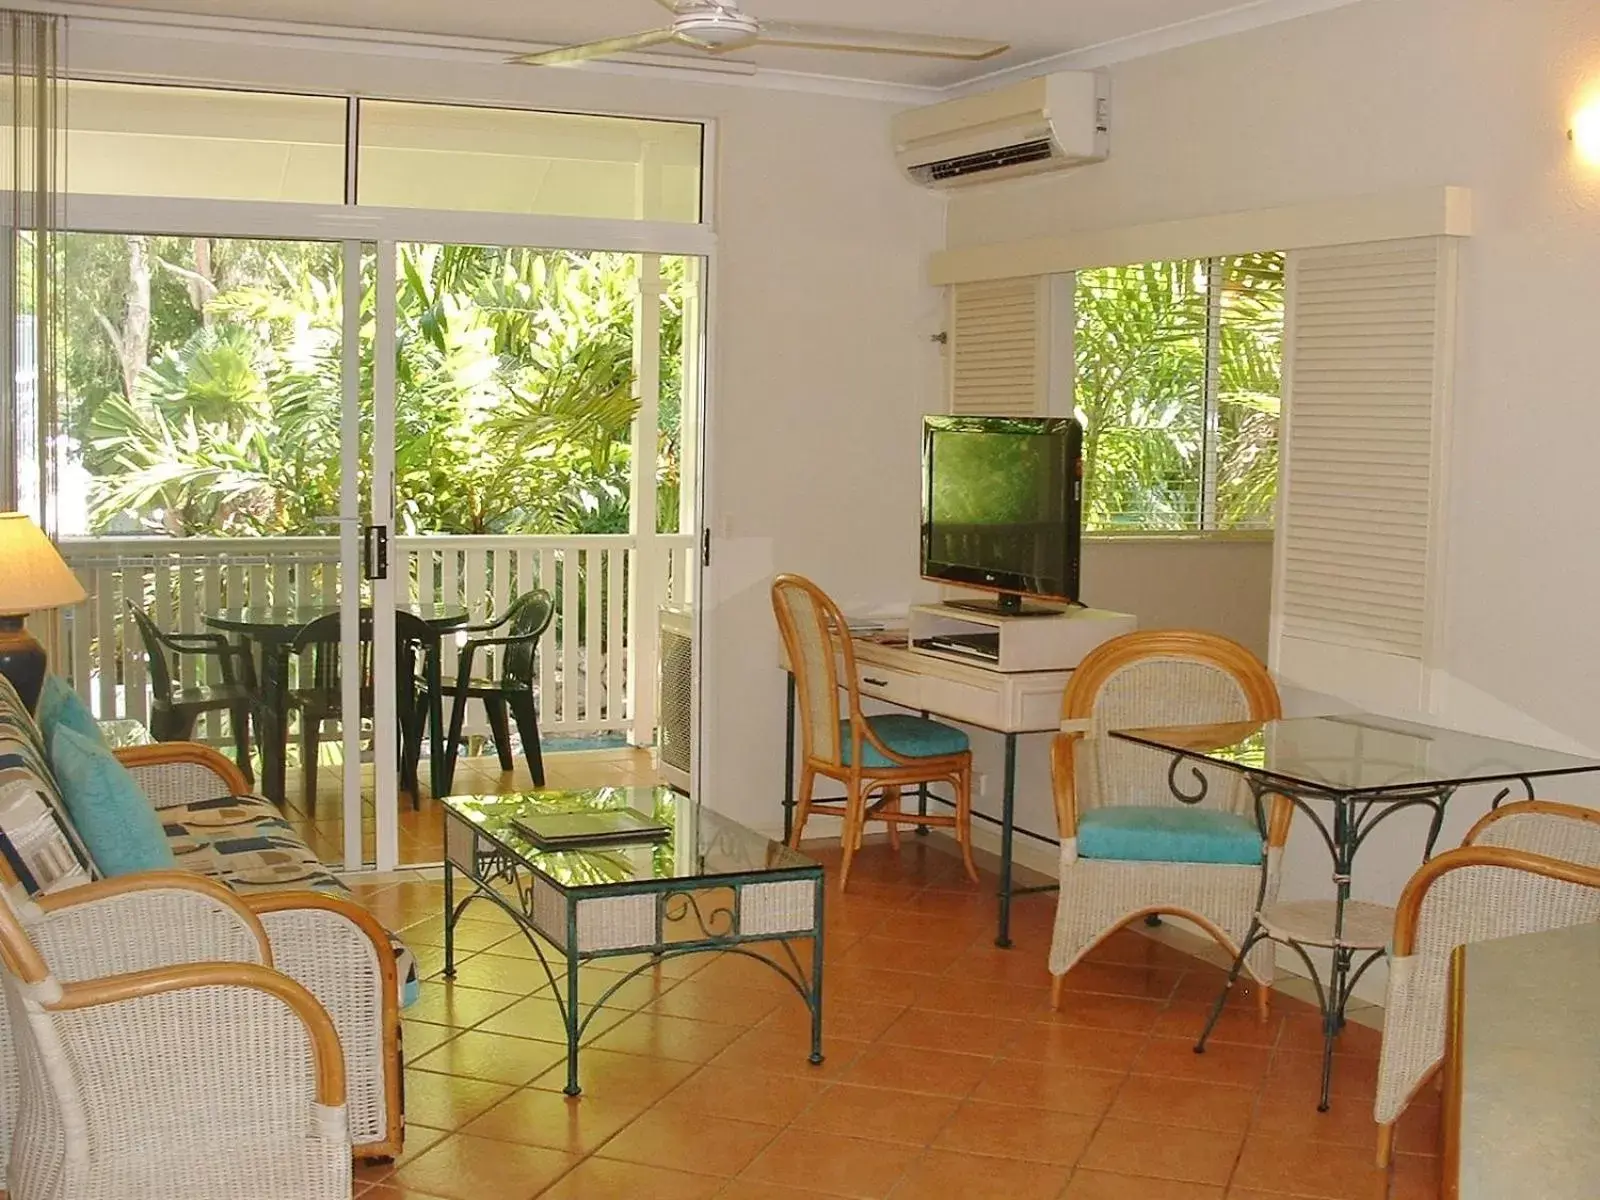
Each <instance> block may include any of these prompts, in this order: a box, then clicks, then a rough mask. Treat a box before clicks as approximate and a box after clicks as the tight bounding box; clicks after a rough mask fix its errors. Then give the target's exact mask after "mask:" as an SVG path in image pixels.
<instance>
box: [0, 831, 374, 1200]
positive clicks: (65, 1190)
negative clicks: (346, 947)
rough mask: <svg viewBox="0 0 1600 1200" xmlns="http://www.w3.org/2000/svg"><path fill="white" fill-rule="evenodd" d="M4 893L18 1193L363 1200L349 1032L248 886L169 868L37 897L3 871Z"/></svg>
mask: <svg viewBox="0 0 1600 1200" xmlns="http://www.w3.org/2000/svg"><path fill="white" fill-rule="evenodd" d="M0 884H3V885H4V886H3V887H0V892H3V896H0V964H3V967H4V969H3V971H0V976H3V987H4V990H5V999H6V1003H7V1005H8V1007H9V1010H10V1030H11V1037H12V1038H13V1039H14V1042H15V1048H16V1054H17V1065H18V1068H19V1070H20V1075H21V1079H20V1094H19V1096H18V1101H19V1103H18V1108H17V1119H16V1124H15V1127H14V1129H13V1130H12V1141H11V1162H10V1167H9V1170H8V1173H7V1177H6V1178H7V1183H8V1186H9V1188H10V1198H11V1200H217V1198H218V1197H222V1196H227V1197H229V1198H230V1200H284V1198H285V1197H289V1196H293V1197H296V1198H297V1200H335V1198H338V1200H348V1197H349V1195H350V1187H351V1181H350V1176H351V1161H350V1160H351V1146H350V1136H349V1131H348V1127H347V1118H346V1108H345V1067H344V1055H343V1051H342V1050H341V1048H340V1043H339V1035H338V1033H337V1032H336V1030H335V1028H334V1024H333V1020H332V1019H331V1018H330V1017H329V1016H328V1013H327V1011H326V1010H325V1009H324V1008H323V1007H322V1005H320V1004H319V1003H317V1001H316V999H315V998H314V997H313V996H312V995H311V993H310V992H308V991H307V990H306V989H305V988H304V987H302V986H301V985H300V984H298V983H296V982H295V981H294V980H293V979H291V978H290V977H289V976H287V975H284V974H281V973H280V972H278V971H276V970H274V969H273V967H272V953H271V950H270V948H269V945H268V942H267V934H266V931H265V930H264V929H263V928H262V925H261V921H260V920H259V919H258V918H257V917H256V916H255V915H254V914H253V913H252V912H251V911H250V910H249V909H248V908H246V907H245V906H244V904H243V903H241V902H240V901H239V899H238V898H237V897H236V896H234V895H233V893H232V892H230V891H229V890H228V889H227V888H226V887H224V886H223V885H222V884H220V883H216V882H214V881H211V880H208V879H203V878H201V877H199V876H197V875H192V874H189V873H187V872H179V871H165V872H150V873H146V874H140V875H128V876H124V877H122V878H120V879H114V880H110V881H108V882H104V883H96V884H90V885H88V886H85V887H79V888H73V889H69V890H67V891H63V892H58V893H55V894H53V895H46V896H40V897H37V898H35V899H33V900H28V901H22V902H19V901H18V900H17V899H16V897H17V896H18V895H19V894H20V892H21V889H20V887H19V886H18V885H17V881H16V877H15V875H14V874H12V872H11V869H10V867H9V866H8V865H6V864H5V863H4V862H3V860H0ZM174 923H177V924H178V926H179V927H181V929H182V931H183V933H184V934H185V936H184V937H182V938H177V939H174V938H172V937H171V930H172V928H173V927H174Z"/></svg>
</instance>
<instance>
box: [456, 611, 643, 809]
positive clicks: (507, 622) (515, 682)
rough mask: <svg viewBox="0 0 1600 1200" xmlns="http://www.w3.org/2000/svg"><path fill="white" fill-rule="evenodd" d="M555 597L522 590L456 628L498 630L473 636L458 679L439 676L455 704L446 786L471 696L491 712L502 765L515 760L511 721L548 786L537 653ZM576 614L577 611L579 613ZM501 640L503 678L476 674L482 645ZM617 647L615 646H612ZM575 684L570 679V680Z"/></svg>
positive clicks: (538, 779)
mask: <svg viewBox="0 0 1600 1200" xmlns="http://www.w3.org/2000/svg"><path fill="white" fill-rule="evenodd" d="M555 613H556V608H555V602H554V601H553V600H551V598H550V593H549V592H547V591H545V590H544V589H543V588H534V589H533V590H532V591H530V592H523V593H522V595H520V596H518V597H517V598H516V599H515V600H513V601H512V602H511V603H510V604H509V605H508V606H507V607H506V611H505V612H503V613H501V614H500V615H499V616H498V617H496V618H495V619H494V620H492V621H488V622H485V623H484V624H482V625H463V626H462V627H461V629H460V630H458V631H457V632H460V633H466V634H483V633H494V631H495V630H497V629H502V628H503V629H505V631H506V632H505V633H503V634H499V635H498V636H495V637H471V636H469V637H468V638H467V640H466V641H465V642H463V643H462V645H461V650H460V653H459V654H458V655H457V656H456V674H455V678H453V679H442V680H440V681H439V688H440V691H441V692H443V694H444V695H446V696H453V697H454V699H453V700H452V701H451V704H450V732H449V734H448V735H446V737H445V747H444V763H445V766H444V778H445V792H446V793H447V794H448V793H449V791H450V786H451V784H452V782H453V781H454V780H455V776H456V755H457V753H458V751H459V748H460V745H461V730H462V727H463V726H464V725H465V724H466V720H467V702H468V701H470V700H477V701H479V702H480V703H482V705H483V710H484V712H485V713H487V714H488V717H489V728H490V729H491V730H492V731H493V732H494V748H495V753H496V754H498V755H499V756H500V769H501V770H502V771H509V770H511V769H512V767H514V766H515V765H516V760H515V759H513V758H512V757H511V722H512V721H515V722H516V723H517V735H518V736H519V737H520V738H521V739H522V753H523V754H525V755H526V756H527V759H528V773H529V774H530V775H531V776H532V777H533V786H534V787H543V786H544V754H543V752H542V751H541V750H540V748H539V703H538V700H537V698H536V697H537V689H538V683H537V680H536V679H535V677H534V665H535V661H536V659H535V655H536V652H537V651H538V649H539V639H540V638H542V637H544V635H545V630H547V629H549V628H550V622H551V621H552V620H554V619H555ZM574 615H576V614H574ZM488 646H499V647H500V648H501V649H500V673H499V677H498V678H489V677H487V676H476V677H475V676H474V675H473V674H472V660H473V658H474V657H475V656H476V655H477V653H478V651H479V650H482V649H484V648H485V647H488ZM613 653H615V651H613ZM573 685H574V681H570V680H569V681H568V683H567V686H568V687H571V686H573Z"/></svg>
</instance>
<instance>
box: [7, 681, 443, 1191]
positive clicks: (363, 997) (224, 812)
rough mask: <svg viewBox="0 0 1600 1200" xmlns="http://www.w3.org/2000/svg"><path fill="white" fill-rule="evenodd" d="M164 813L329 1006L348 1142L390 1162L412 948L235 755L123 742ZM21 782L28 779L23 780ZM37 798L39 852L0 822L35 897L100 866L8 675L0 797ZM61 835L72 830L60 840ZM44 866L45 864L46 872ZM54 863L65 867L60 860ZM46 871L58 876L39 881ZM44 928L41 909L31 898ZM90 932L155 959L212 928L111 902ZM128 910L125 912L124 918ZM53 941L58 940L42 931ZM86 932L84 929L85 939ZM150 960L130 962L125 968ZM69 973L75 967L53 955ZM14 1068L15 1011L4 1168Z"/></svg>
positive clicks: (194, 860) (398, 1127) (181, 854)
mask: <svg viewBox="0 0 1600 1200" xmlns="http://www.w3.org/2000/svg"><path fill="white" fill-rule="evenodd" d="M114 753H115V755H116V758H117V759H118V760H119V761H120V762H121V763H122V764H123V766H125V767H126V768H127V769H128V770H129V771H130V772H131V773H132V775H133V778H134V780H135V781H136V782H137V784H138V786H139V788H140V789H142V790H143V792H144V794H145V796H146V797H148V799H149V801H150V803H151V805H152V806H153V807H154V808H155V810H156V815H157V816H158V817H159V819H160V822H161V825H162V829H163V832H164V833H165V836H166V839H167V842H168V844H169V846H170V848H171V850H172V854H173V857H174V858H175V859H176V862H177V864H178V865H179V866H180V867H181V868H182V869H183V870H184V871H188V872H194V873H196V874H199V875H202V876H205V877H207V878H209V879H212V880H215V881H218V882H220V883H222V884H223V885H225V886H226V887H227V888H228V889H229V890H230V891H232V892H233V893H234V894H235V895H236V896H238V897H239V898H240V899H241V900H242V901H243V902H244V904H245V905H246V906H247V907H248V908H249V909H250V910H251V911H252V912H253V913H254V914H255V915H256V917H257V918H259V920H260V923H261V925H262V927H263V928H264V929H265V930H266V934H267V939H268V942H269V943H270V948H271V954H272V962H273V965H274V966H275V967H276V968H277V970H279V971H281V972H283V973H284V974H287V975H289V976H290V977H291V978H293V979H294V980H295V981H296V982H298V983H300V984H301V985H303V986H304V987H305V988H306V989H307V990H308V991H310V992H311V994H312V995H313V996H315V997H316V999H317V1000H318V1001H319V1002H320V1003H321V1004H322V1006H323V1007H324V1008H325V1009H326V1010H327V1012H328V1015H329V1016H330V1017H331V1018H332V1019H333V1023H334V1026H335V1028H336V1029H337V1031H338V1035H339V1040H340V1043H341V1044H342V1047H343V1053H344V1059H345V1073H346V1079H347V1094H348V1101H347V1102H348V1120H349V1132H350V1140H351V1143H352V1146H353V1149H354V1153H355V1155H356V1157H359V1158H392V1157H394V1156H396V1155H397V1154H399V1152H400V1149H401V1146H402V1143H403V1140H404V1135H405V1125H404V1114H403V1090H402V1089H403V1075H402V1056H401V1046H400V1009H401V1007H403V1004H404V1003H407V1002H409V1000H410V999H412V998H414V996H415V994H416V989H417V971H416V963H415V960H414V959H413V958H412V956H411V954H410V952H409V951H407V950H406V948H405V946H404V944H403V943H402V942H401V941H400V940H399V939H398V938H397V937H395V936H394V935H392V934H390V933H389V932H388V931H387V930H385V929H384V928H383V926H382V925H381V924H379V922H378V921H377V919H376V918H375V917H373V916H372V914H371V913H369V912H368V911H367V910H366V909H364V908H363V907H362V906H361V905H360V904H358V903H357V902H356V901H355V900H354V899H353V897H352V896H351V893H350V890H349V889H348V888H347V887H345V885H344V884H343V883H342V882H341V881H340V880H339V879H338V878H337V877H336V876H335V875H333V874H332V873H331V872H330V871H328V870H327V869H326V868H325V867H323V865H322V864H321V863H320V862H319V861H318V860H317V858H316V856H315V855H314V854H313V853H312V852H311V850H310V849H309V847H307V846H306V844H305V842H304V841H303V840H302V839H301V838H299V837H298V836H297V835H296V834H295V832H294V830H293V828H292V827H291V826H290V825H289V824H288V822H287V821H285V820H284V819H283V817H282V816H281V814H280V813H279V812H278V809H277V808H276V806H274V805H273V804H272V803H271V802H270V801H268V800H266V799H264V798H263V797H260V796H255V795H251V794H250V792H249V790H248V787H247V785H246V783H245V780H244V777H243V775H242V774H241V772H240V771H239V769H238V767H237V766H235V765H234V764H233V763H232V762H231V761H229V760H228V759H227V758H225V757H224V756H223V755H221V754H219V753H218V752H217V751H215V750H213V749H211V748H210V747H208V746H204V745H200V744H197V743H192V742H167V743H161V744H157V745H149V746H135V747H131V748H126V749H118V750H116V751H115V752H114ZM18 785H22V786H21V787H19V786H18ZM19 794H20V795H24V796H26V797H27V798H28V801H29V803H33V804H37V803H38V801H39V800H42V801H43V802H44V804H45V805H46V806H47V807H48V809H49V810H51V811H49V812H48V814H46V816H47V817H48V818H49V820H51V821H53V822H54V825H55V826H56V827H58V829H52V830H51V831H50V832H51V836H52V837H53V838H54V845H53V846H52V847H48V848H43V849H42V848H41V845H42V843H41V841H40V837H39V835H38V828H37V827H38V826H39V825H41V824H43V823H45V821H44V818H43V817H41V819H40V820H38V821H34V822H33V823H32V825H31V826H30V831H29V832H27V833H25V834H23V835H21V836H17V835H15V834H14V831H12V830H9V829H6V828H3V827H0V853H3V854H4V855H5V857H6V859H7V862H8V864H9V865H10V866H11V868H12V873H13V874H15V875H16V876H17V877H18V878H19V879H20V880H21V884H20V886H21V887H22V888H23V889H25V890H27V891H28V892H29V893H30V894H34V893H37V892H39V891H49V892H50V893H51V894H52V895H58V894H65V892H63V890H62V889H64V888H65V889H71V888H72V887H74V886H78V885H81V884H83V883H86V882H89V881H91V880H94V879H98V878H100V877H101V876H102V872H101V871H100V870H99V869H98V867H96V865H95V863H94V862H93V860H92V859H91V858H90V856H89V853H88V851H87V849H86V846H85V843H84V841H83V839H82V838H81V837H80V836H79V835H78V833H77V832H76V831H75V830H74V828H73V825H72V819H71V817H70V815H69V813H68V811H67V806H66V804H65V802H64V801H63V799H62V795H61V791H60V788H59V786H58V783H57V780H56V778H55V775H54V773H53V772H52V770H51V768H50V764H49V760H48V758H47V755H46V750H45V744H44V738H43V736H42V734H41V731H40V729H39V726H38V724H37V723H36V722H35V720H34V716H33V714H31V713H30V712H29V711H28V710H27V709H26V708H25V707H24V705H23V704H22V701H21V700H20V698H19V697H18V696H17V694H16V692H15V691H14V690H13V689H12V687H11V686H10V684H9V683H8V682H7V681H6V680H5V679H4V678H3V677H0V799H3V798H4V797H6V796H8V795H9V796H16V795H19ZM57 833H59V834H61V835H64V837H60V836H55V835H56V834H57ZM41 864H43V865H45V866H47V867H49V871H48V872H46V871H45V870H41V869H40V868H41ZM56 868H61V869H60V870H57V869H56ZM46 877H48V879H49V882H48V883H45V882H43V880H44V879H45V878H46ZM30 910H31V911H32V913H33V914H34V919H35V920H37V921H39V922H40V923H41V929H40V930H39V932H40V933H47V932H48V931H47V930H45V929H44V928H43V922H44V921H45V920H46V919H47V918H46V917H45V914H44V912H43V908H42V907H41V906H39V905H31V906H30V905H27V904H24V905H22V907H21V911H23V912H25V913H26V912H29V911H30ZM98 919H99V921H100V927H99V928H97V929H95V930H93V931H92V933H91V936H92V937H94V938H97V939H101V940H102V942H104V940H106V939H111V940H115V939H117V938H118V937H119V936H125V937H126V938H127V942H128V947H129V949H128V954H127V956H126V957H127V958H129V959H132V960H138V959H140V958H141V957H142V958H143V959H145V960H148V959H149V958H150V957H152V956H153V955H159V956H163V957H167V958H170V960H171V961H174V962H188V961H196V960H197V959H199V958H203V957H205V955H204V952H203V950H197V949H196V947H197V946H199V945H200V944H201V943H202V942H203V940H204V939H203V938H202V937H200V936H199V935H198V933H197V932H196V931H190V930H187V929H186V928H185V927H184V926H183V923H182V921H181V919H179V920H177V921H176V923H175V925H174V927H173V928H171V929H170V930H167V929H162V930H158V931H156V935H155V936H154V937H152V936H151V930H149V929H148V928H141V929H134V928H126V929H124V930H122V931H121V932H120V933H119V930H118V927H117V924H116V922H117V920H118V916H117V913H116V912H115V910H113V909H110V908H105V909H104V910H103V911H101V912H100V915H99V917H98ZM122 919H123V920H127V919H128V918H127V917H126V916H124V917H123V918H122ZM40 940H41V943H42V944H49V942H50V941H51V940H52V939H51V938H49V937H43V938H41V939H40ZM80 940H81V938H80ZM149 965H154V964H153V963H150V962H148V961H145V962H142V963H141V962H138V961H134V962H133V963H132V965H131V966H128V965H125V966H123V967H122V969H136V968H137V967H139V966H149ZM52 966H53V968H54V969H55V970H56V971H57V972H58V973H60V974H62V976H63V977H64V978H67V977H70V972H71V964H70V963H66V962H63V963H62V964H59V965H57V964H52ZM17 1097H18V1074H17V1062H16V1054H15V1050H14V1047H13V1044H12V1039H11V1033H10V1026H9V1021H8V1018H6V1017H5V1016H4V1014H3V1010H0V1171H3V1169H4V1167H5V1164H6V1163H7V1162H8V1161H9V1157H10V1153H9V1152H10V1140H11V1130H12V1125H13V1122H14V1120H15V1114H16V1111H17Z"/></svg>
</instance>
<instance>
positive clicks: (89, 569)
mask: <svg viewBox="0 0 1600 1200" xmlns="http://www.w3.org/2000/svg"><path fill="white" fill-rule="evenodd" d="M693 543H694V539H693V538H692V537H691V536H688V535H676V534H666V535H658V536H656V537H653V538H651V539H649V544H648V546H647V547H646V548H645V549H646V554H645V556H644V557H643V558H642V559H641V558H640V546H639V539H636V538H634V537H632V536H628V535H614V536H613V535H607V536H594V537H522V536H516V535H511V536H486V537H475V536H473V537H469V536H451V535H440V536H431V537H406V538H398V539H396V541H395V543H394V552H393V554H392V558H393V560H394V561H393V562H392V563H391V569H393V570H395V571H396V572H397V577H398V578H399V579H400V580H401V581H402V583H401V587H402V589H403V590H404V589H409V591H408V594H407V595H406V599H407V600H409V601H410V602H413V603H441V604H460V605H464V606H465V607H466V608H467V609H468V610H470V612H471V613H472V619H473V620H474V621H481V620H484V619H485V618H487V617H488V616H489V615H491V614H494V613H499V612H501V611H503V610H504V609H505V607H506V605H507V603H509V601H510V600H511V598H512V597H514V596H516V595H518V594H520V593H522V592H524V591H526V590H528V589H529V588H533V587H542V588H544V589H545V590H547V591H548V592H549V593H550V594H551V596H552V597H553V598H554V599H555V603H556V614H555V619H554V621H553V622H552V624H551V627H550V631H549V632H548V633H547V634H546V635H545V637H544V639H543V640H542V642H541V643H540V647H539V656H538V669H539V692H540V709H541V711H540V727H541V729H543V730H544V731H546V732H548V733H552V734H575V733H606V732H619V731H629V732H631V733H632V734H633V735H634V737H635V740H648V738H649V736H650V734H651V730H650V729H649V728H648V726H649V725H650V724H652V723H653V714H654V704H653V702H652V701H651V698H652V697H653V695H654V690H655V687H656V655H655V635H654V623H655V620H656V610H657V608H658V607H659V606H660V605H662V604H666V603H675V604H684V603H688V602H690V600H691V599H692V597H691V595H690V588H691V587H692V580H693V561H692V558H691V555H692V553H693ZM338 545H339V543H338V539H337V538H335V537H292V538H277V537H275V538H212V537H206V538H152V537H125V538H67V539H63V541H62V543H61V551H62V554H63V556H64V557H65V559H66V561H67V563H68V564H69V565H70V566H71V567H72V568H73V570H74V571H76V572H77V575H78V578H79V579H80V580H81V581H82V582H83V586H84V589H85V590H86V591H87V592H88V594H89V598H88V599H87V600H86V601H84V602H83V603H82V604H79V605H77V606H76V607H74V608H71V609H68V610H66V611H65V612H64V614H63V616H64V619H63V625H62V642H63V645H62V651H61V655H60V656H59V657H64V659H65V662H64V663H61V662H58V664H57V666H58V669H61V670H62V671H63V673H64V674H66V675H68V676H69V677H70V678H71V679H72V681H73V683H74V685H75V686H76V688H77V690H78V692H79V693H80V694H81V695H83V696H86V697H88V698H89V701H90V706H91V707H92V708H93V710H94V712H95V715H96V716H98V717H101V718H110V717H132V718H135V719H138V720H144V719H145V717H146V716H147V715H148V713H149V705H150V690H149V674H148V670H147V667H146V660H145V651H144V646H143V644H142V643H141V642H140V640H139V631H138V628H137V627H136V626H135V625H134V623H133V619H132V617H131V616H130V615H129V613H128V604H129V602H130V601H131V602H133V603H135V604H138V605H140V606H141V607H143V608H144V609H145V610H146V611H148V612H149V613H150V614H151V615H152V616H153V617H154V618H155V622H156V624H157V625H159V626H160V627H161V628H162V629H164V630H169V631H181V632H184V633H195V632H203V631H205V629H206V626H205V620H204V618H205V615H206V614H207V613H208V612H213V611H216V610H218V609H223V608H239V607H243V606H245V605H269V604H270V605H280V606H293V607H301V606H311V605H334V604H337V603H338V601H339V585H340V577H341V569H340V565H339V561H338ZM636 581H637V583H636ZM636 586H637V587H638V588H639V589H640V592H641V594H640V595H639V596H637V597H635V595H634V589H635V587H636ZM451 647H452V643H451V642H450V640H449V639H446V641H445V664H444V668H445V673H446V674H453V673H454V665H453V662H452V661H451ZM180 665H181V669H182V671H183V675H182V680H181V681H182V682H183V683H184V684H186V685H190V686H193V685H195V684H199V683H202V682H205V680H204V679H203V678H202V677H201V672H202V671H203V670H204V666H203V663H202V661H201V660H199V659H196V658H193V657H187V656H186V657H185V658H183V659H182V660H181V664H180ZM496 668H497V664H496V663H495V662H494V659H493V657H492V656H491V658H490V659H489V660H488V661H487V662H484V661H482V660H481V659H480V661H479V662H478V663H475V664H474V673H475V674H476V673H480V672H483V671H485V670H494V669H496ZM479 707H480V706H478V705H474V706H473V709H474V710H476V709H478V708H479ZM467 728H468V731H469V732H474V733H486V732H487V731H488V730H487V726H486V725H485V724H483V716H482V714H481V712H476V711H474V712H472V713H471V714H469V724H468V726H467ZM198 735H199V736H200V737H202V738H204V739H205V740H215V741H221V740H223V737H224V725H223V719H222V718H220V717H219V718H217V719H216V720H214V721H212V722H211V723H210V724H207V725H203V726H202V727H201V729H200V730H199V731H198Z"/></svg>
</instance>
